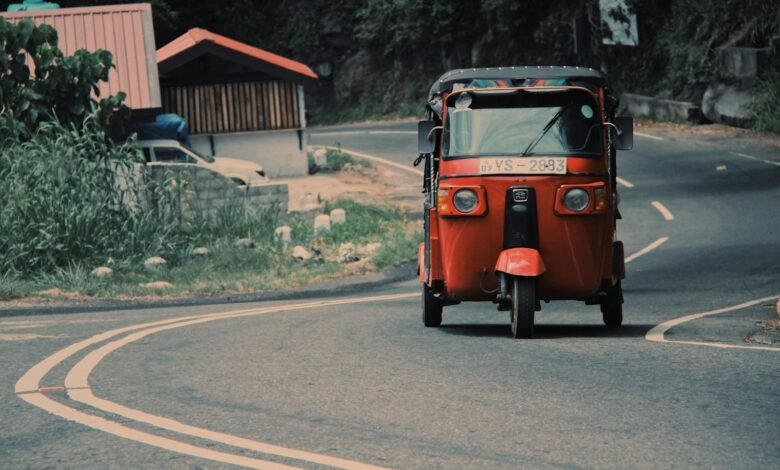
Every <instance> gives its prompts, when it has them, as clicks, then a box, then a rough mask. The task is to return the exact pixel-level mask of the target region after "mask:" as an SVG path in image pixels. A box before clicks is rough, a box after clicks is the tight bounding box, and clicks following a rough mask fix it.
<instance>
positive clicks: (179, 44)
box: [157, 28, 318, 79]
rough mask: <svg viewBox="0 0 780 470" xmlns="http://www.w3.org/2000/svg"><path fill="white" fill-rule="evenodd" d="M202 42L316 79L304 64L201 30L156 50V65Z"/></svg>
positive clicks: (196, 29) (189, 33)
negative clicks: (211, 43)
mask: <svg viewBox="0 0 780 470" xmlns="http://www.w3.org/2000/svg"><path fill="white" fill-rule="evenodd" d="M204 41H210V42H213V43H214V44H217V45H219V46H221V47H224V48H226V49H230V50H232V51H235V52H238V53H240V54H244V55H246V56H249V57H252V58H254V59H257V60H260V61H263V62H267V63H270V64H273V65H275V66H277V67H281V68H283V69H287V70H289V71H292V72H295V73H297V74H299V75H303V76H305V77H308V78H313V79H317V78H318V77H317V74H316V73H314V71H313V70H312V69H310V68H309V67H308V66H307V65H305V64H302V63H300V62H296V61H294V60H292V59H288V58H286V57H282V56H280V55H277V54H274V53H272V52H268V51H265V50H263V49H260V48H258V47H254V46H250V45H249V44H244V43H242V42H239V41H236V40H235V39H230V38H228V37H225V36H222V35H219V34H216V33H212V32H211V31H207V30H205V29H202V28H192V29H190V30H189V31H187V32H186V33H185V34H183V35H181V36H179V37H178V38H176V39H174V40H173V41H171V42H170V43H168V44H166V45H165V46H163V47H162V48H160V49H159V50H157V63H158V64H161V63H163V62H165V61H166V60H168V59H171V58H173V57H174V56H177V55H179V54H181V53H182V52H185V51H187V50H188V49H191V48H193V47H195V46H196V45H198V44H200V43H202V42H204Z"/></svg>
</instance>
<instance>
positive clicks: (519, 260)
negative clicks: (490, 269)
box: [495, 248, 547, 277]
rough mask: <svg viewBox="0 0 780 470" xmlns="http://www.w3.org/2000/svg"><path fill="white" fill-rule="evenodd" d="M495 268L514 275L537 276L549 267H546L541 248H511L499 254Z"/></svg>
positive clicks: (497, 270)
mask: <svg viewBox="0 0 780 470" xmlns="http://www.w3.org/2000/svg"><path fill="white" fill-rule="evenodd" d="M495 270H496V272H502V273H507V274H511V275H512V276H525V277H536V276H539V275H541V274H543V273H544V272H545V271H546V270H547V268H545V267H544V260H542V255H541V254H540V253H539V250H537V249H534V248H510V249H508V250H504V251H502V252H501V253H500V254H499V255H498V261H496V269H495Z"/></svg>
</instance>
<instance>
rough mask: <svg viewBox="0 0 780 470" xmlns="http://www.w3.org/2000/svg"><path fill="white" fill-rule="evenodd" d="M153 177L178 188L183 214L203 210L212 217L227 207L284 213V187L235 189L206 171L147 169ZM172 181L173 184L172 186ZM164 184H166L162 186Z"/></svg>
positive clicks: (270, 184) (231, 183)
mask: <svg viewBox="0 0 780 470" xmlns="http://www.w3.org/2000/svg"><path fill="white" fill-rule="evenodd" d="M148 168H150V169H151V170H152V175H153V177H154V178H155V179H156V180H157V181H158V182H160V183H163V182H164V181H166V180H167V181H168V183H167V184H177V185H179V186H180V189H181V194H182V207H183V209H184V212H185V214H186V213H192V212H194V211H197V210H202V211H204V212H206V213H207V214H208V215H210V216H213V215H214V214H215V213H216V212H217V210H219V209H221V208H223V207H226V206H228V205H230V204H244V205H245V206H246V207H265V208H273V209H276V210H277V211H278V212H279V213H280V214H284V213H286V212H287V206H288V203H289V192H288V187H287V184H284V183H283V184H279V183H274V182H273V181H269V182H268V183H265V184H257V185H251V186H238V185H237V184H236V183H235V182H234V181H233V180H231V179H230V178H227V177H225V176H223V175H221V174H220V173H216V172H214V171H211V170H209V169H207V168H197V167H162V166H150V167H148ZM173 181H175V182H176V183H172V182H173ZM163 184H165V183H163Z"/></svg>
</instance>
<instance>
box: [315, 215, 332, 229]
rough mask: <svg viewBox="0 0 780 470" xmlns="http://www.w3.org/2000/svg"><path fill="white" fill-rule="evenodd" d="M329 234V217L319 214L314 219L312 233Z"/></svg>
mask: <svg viewBox="0 0 780 470" xmlns="http://www.w3.org/2000/svg"><path fill="white" fill-rule="evenodd" d="M317 232H330V216H329V215H327V214H320V215H318V216H317V217H315V218H314V233H317Z"/></svg>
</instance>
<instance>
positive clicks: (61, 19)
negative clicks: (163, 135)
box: [0, 4, 161, 109]
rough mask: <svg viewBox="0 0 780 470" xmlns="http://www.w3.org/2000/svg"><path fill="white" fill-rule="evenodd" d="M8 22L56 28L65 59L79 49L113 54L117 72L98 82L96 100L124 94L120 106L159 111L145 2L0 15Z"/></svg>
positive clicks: (153, 43)
mask: <svg viewBox="0 0 780 470" xmlns="http://www.w3.org/2000/svg"><path fill="white" fill-rule="evenodd" d="M0 16H2V17H4V18H5V19H6V20H8V21H11V22H14V23H15V22H18V21H21V20H23V19H30V20H32V21H33V22H34V23H35V24H47V25H49V26H52V27H53V28H54V29H56V30H57V35H58V38H59V46H60V49H61V50H62V52H63V53H65V55H71V54H73V53H74V52H76V51H77V50H79V49H86V50H88V51H95V50H97V49H105V50H108V51H111V53H112V54H113V55H114V64H115V65H116V69H113V70H111V72H110V73H109V79H108V82H107V83H106V82H102V83H100V96H102V97H105V96H108V95H115V94H116V93H118V92H120V91H123V92H125V93H126V94H127V100H126V101H125V103H126V104H127V105H128V106H130V107H131V108H134V109H148V108H159V107H160V104H161V103H160V84H159V79H158V75H157V59H156V49H155V42H154V30H153V28H152V9H151V6H150V5H149V4H132V5H114V6H104V7H88V8H63V9H59V10H38V11H30V12H18V13H3V14H2V15H0Z"/></svg>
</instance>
